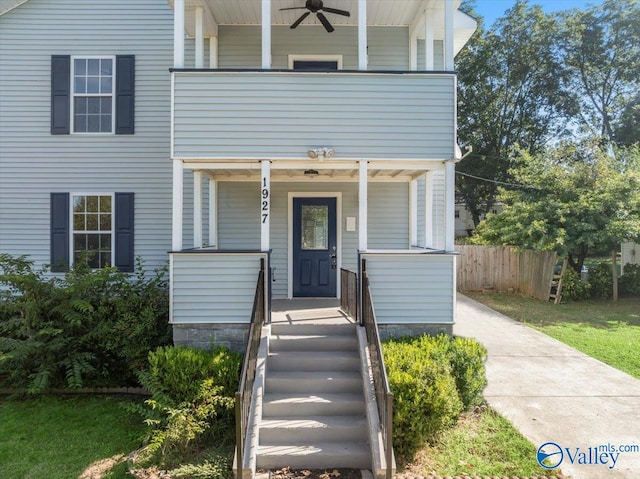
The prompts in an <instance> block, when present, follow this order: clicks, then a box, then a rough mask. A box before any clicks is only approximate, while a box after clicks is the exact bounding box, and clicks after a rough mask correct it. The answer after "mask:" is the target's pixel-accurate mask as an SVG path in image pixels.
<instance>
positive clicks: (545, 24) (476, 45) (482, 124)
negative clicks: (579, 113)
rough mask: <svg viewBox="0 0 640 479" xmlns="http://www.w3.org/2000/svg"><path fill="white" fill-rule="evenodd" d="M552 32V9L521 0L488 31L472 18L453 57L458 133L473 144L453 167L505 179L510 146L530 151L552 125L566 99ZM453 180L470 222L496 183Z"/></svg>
mask: <svg viewBox="0 0 640 479" xmlns="http://www.w3.org/2000/svg"><path fill="white" fill-rule="evenodd" d="M465 5H466V8H467V11H468V12H469V13H470V14H471V15H472V16H474V15H475V14H474V13H473V11H472V8H470V6H469V4H468V3H467V4H465ZM558 32H559V26H558V24H557V22H556V20H555V19H554V18H553V17H552V16H550V15H546V14H545V13H544V12H543V11H542V9H541V7H540V6H538V5H533V6H531V5H529V4H528V3H527V2H526V1H518V2H517V3H516V5H515V6H514V7H513V8H512V9H511V10H509V11H508V12H507V13H506V15H505V16H504V17H503V18H501V19H499V20H498V21H497V22H496V23H495V25H494V26H493V27H492V29H491V30H490V31H488V32H485V31H484V30H483V28H482V23H481V22H480V26H479V28H478V30H477V32H476V33H475V35H474V37H473V38H472V40H471V41H470V44H469V46H468V47H467V48H466V49H465V50H463V51H462V52H461V53H460V54H459V55H458V57H457V59H456V60H457V69H458V71H459V76H458V80H459V90H458V108H459V112H458V116H459V136H460V139H461V140H462V141H464V142H466V143H469V144H471V145H472V146H473V153H472V154H471V155H469V156H468V157H466V158H465V159H464V160H462V161H461V162H460V164H459V166H458V170H459V171H460V172H462V173H464V174H468V175H472V176H477V177H481V178H488V179H490V180H495V181H503V182H504V181H510V173H509V171H510V168H511V167H512V166H513V165H512V161H511V156H512V153H513V151H514V149H515V148H516V146H518V147H520V148H522V149H524V150H525V151H528V152H530V153H532V154H535V153H536V152H539V151H541V150H542V149H543V148H544V146H545V145H546V142H547V141H548V140H549V139H550V138H552V137H554V136H556V135H557V134H558V133H559V125H560V122H559V119H560V118H561V117H563V116H564V115H565V114H566V111H567V109H568V108H569V107H570V103H569V102H568V101H567V96H566V94H565V93H564V92H563V91H562V89H561V86H562V84H563V78H562V75H563V71H564V70H563V68H562V65H561V64H560V62H559V58H558V54H557V49H556V46H555V44H554V36H557V34H558ZM456 187H457V194H458V197H459V198H460V199H461V200H463V201H464V202H465V203H466V205H467V207H468V208H469V210H470V212H471V214H472V217H473V221H474V224H477V223H478V222H479V219H480V216H481V215H482V214H484V213H486V212H487V211H491V209H492V206H493V205H494V203H495V201H496V197H497V193H498V187H497V185H496V184H495V183H493V182H486V181H482V180H478V179H476V178H473V177H470V176H465V175H458V177H457V184H456Z"/></svg>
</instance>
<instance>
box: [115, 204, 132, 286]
mask: <svg viewBox="0 0 640 479" xmlns="http://www.w3.org/2000/svg"><path fill="white" fill-rule="evenodd" d="M115 199H116V207H115V221H116V228H115V230H116V231H115V232H116V238H115V249H116V251H115V253H116V255H115V256H116V261H115V265H114V266H115V267H117V268H118V269H119V270H120V271H123V272H125V273H133V269H134V254H133V215H134V208H133V193H116V198H115Z"/></svg>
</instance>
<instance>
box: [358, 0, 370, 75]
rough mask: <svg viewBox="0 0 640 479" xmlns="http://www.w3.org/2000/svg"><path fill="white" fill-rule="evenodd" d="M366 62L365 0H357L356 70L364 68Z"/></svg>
mask: <svg viewBox="0 0 640 479" xmlns="http://www.w3.org/2000/svg"><path fill="white" fill-rule="evenodd" d="M367 63H368V61H367V0H358V70H366V69H367Z"/></svg>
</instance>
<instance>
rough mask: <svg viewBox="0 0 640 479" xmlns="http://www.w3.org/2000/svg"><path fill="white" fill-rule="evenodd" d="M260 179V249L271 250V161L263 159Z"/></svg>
mask: <svg viewBox="0 0 640 479" xmlns="http://www.w3.org/2000/svg"><path fill="white" fill-rule="evenodd" d="M261 166H262V178H261V180H260V249H261V250H262V251H269V249H270V243H269V231H270V228H269V225H270V224H271V162H270V161H269V160H262V161H261Z"/></svg>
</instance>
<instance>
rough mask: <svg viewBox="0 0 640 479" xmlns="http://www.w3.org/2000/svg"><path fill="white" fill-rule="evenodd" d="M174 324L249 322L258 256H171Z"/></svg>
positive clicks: (198, 254) (182, 254)
mask: <svg viewBox="0 0 640 479" xmlns="http://www.w3.org/2000/svg"><path fill="white" fill-rule="evenodd" d="M171 256H172V267H171V279H172V281H171V283H172V287H171V311H172V315H171V317H172V322H173V324H194V323H248V322H250V320H251V311H252V309H253V299H254V296H255V291H256V284H257V280H258V273H259V272H260V258H261V257H264V255H260V254H247V253H245V254H227V253H223V254H220V253H209V254H207V253H172V254H171Z"/></svg>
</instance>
